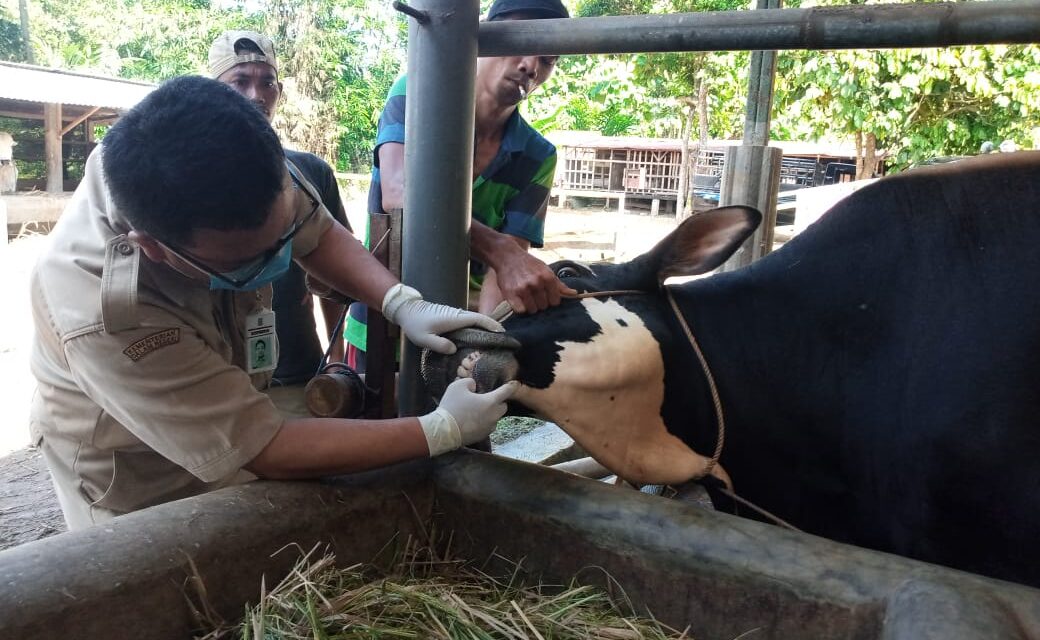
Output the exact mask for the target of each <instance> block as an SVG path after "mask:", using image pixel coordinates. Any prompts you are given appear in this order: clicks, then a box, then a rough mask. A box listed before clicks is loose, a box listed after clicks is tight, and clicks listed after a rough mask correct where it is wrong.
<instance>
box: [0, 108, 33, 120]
mask: <svg viewBox="0 0 1040 640" xmlns="http://www.w3.org/2000/svg"><path fill="white" fill-rule="evenodd" d="M0 116H3V117H5V118H22V119H23V120H43V116H42V115H40V114H39V113H30V112H28V111H9V110H7V109H0Z"/></svg>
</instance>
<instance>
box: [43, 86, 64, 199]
mask: <svg viewBox="0 0 1040 640" xmlns="http://www.w3.org/2000/svg"><path fill="white" fill-rule="evenodd" d="M43 148H44V155H45V156H46V158H47V193H61V192H63V191H64V190H65V171H64V169H63V163H62V159H61V105H60V104H54V103H46V104H44V105H43Z"/></svg>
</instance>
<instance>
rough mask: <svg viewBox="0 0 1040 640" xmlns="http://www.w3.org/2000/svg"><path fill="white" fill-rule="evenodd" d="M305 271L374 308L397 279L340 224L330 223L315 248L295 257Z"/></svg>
mask: <svg viewBox="0 0 1040 640" xmlns="http://www.w3.org/2000/svg"><path fill="white" fill-rule="evenodd" d="M299 263H300V266H302V267H303V268H304V269H305V270H306V271H307V272H308V273H311V274H313V275H314V277H316V278H317V279H318V280H320V281H321V282H323V283H325V284H326V285H328V286H330V287H332V288H333V289H334V290H336V291H339V292H340V293H343V294H345V295H347V296H348V297H350V298H354V299H355V300H359V301H361V302H364V303H365V304H367V305H368V306H370V307H373V308H375V309H380V308H382V304H383V297H384V296H385V295H386V292H387V291H388V290H389V289H390V287H392V286H394V285H395V284H397V278H395V277H394V275H393V274H392V273H390V272H389V271H388V270H387V269H386V267H384V266H383V265H382V264H380V263H379V261H378V260H376V259H375V257H374V256H373V255H372V254H370V253H369V252H368V249H366V248H365V246H364V245H363V244H361V243H360V242H359V241H358V240H357V238H355V237H354V236H353V235H351V234H350V232H349V231H347V230H346V229H345V228H344V227H342V226H341V225H338V224H334V225H332V226H331V227H329V228H328V230H326V231H325V233H323V234H322V236H321V239H320V240H319V242H318V248H317V249H315V250H314V251H312V252H310V253H309V254H307V255H306V256H304V257H302V258H300V259H299Z"/></svg>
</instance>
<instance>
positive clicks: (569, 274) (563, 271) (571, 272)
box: [556, 267, 581, 278]
mask: <svg viewBox="0 0 1040 640" xmlns="http://www.w3.org/2000/svg"><path fill="white" fill-rule="evenodd" d="M580 275H581V274H580V273H578V270H577V269H575V268H574V267H560V270H559V271H557V272H556V277H557V278H577V277H578V276H580Z"/></svg>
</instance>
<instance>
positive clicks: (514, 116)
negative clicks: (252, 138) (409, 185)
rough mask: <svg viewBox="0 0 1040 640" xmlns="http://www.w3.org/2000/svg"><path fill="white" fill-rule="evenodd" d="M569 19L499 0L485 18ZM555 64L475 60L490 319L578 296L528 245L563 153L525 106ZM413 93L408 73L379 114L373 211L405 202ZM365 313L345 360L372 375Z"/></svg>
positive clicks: (473, 282) (479, 200) (478, 223)
mask: <svg viewBox="0 0 1040 640" xmlns="http://www.w3.org/2000/svg"><path fill="white" fill-rule="evenodd" d="M567 17H569V14H568V13H567V9H566V8H565V7H564V6H563V4H562V3H561V2H560V0H496V1H495V2H494V3H493V4H492V5H491V9H490V10H489V11H488V15H487V18H486V19H487V20H489V21H491V20H531V19H540V18H567ZM556 59H557V56H508V57H500V58H480V59H478V60H477V76H476V113H475V131H474V140H473V142H474V153H473V198H472V200H473V210H472V225H471V227H470V255H471V256H472V257H473V261H472V262H471V264H470V290H471V293H472V292H474V291H476V290H479V292H480V293H479V302H478V303H477V309H479V310H480V311H482V312H484V313H490V312H491V311H492V310H494V308H495V307H496V306H497V305H498V304H499V303H500V302H501V301H503V300H505V301H508V302H509V303H510V305H511V306H512V307H513V309H514V310H515V311H517V312H518V313H533V312H535V311H539V310H542V309H545V308H547V307H549V306H555V305H557V304H559V303H560V298H561V296H564V295H569V294H573V293H574V291H573V290H572V289H570V288H569V287H567V286H566V285H564V284H563V283H561V282H560V280H559V279H558V278H557V277H556V275H555V274H554V273H553V272H552V270H551V269H549V267H548V266H547V265H546V264H545V263H543V262H542V261H540V260H538V259H537V258H535V257H534V256H532V255H530V254H529V253H528V249H529V248H530V247H540V246H542V234H543V230H544V224H545V211H546V207H547V205H548V202H549V190H550V189H551V188H552V181H553V173H554V172H555V169H556V148H555V147H554V146H553V145H552V144H551V143H550V142H549V141H548V140H546V139H545V138H544V137H542V136H541V134H539V133H538V132H537V131H535V130H534V129H533V128H532V127H531V125H529V124H528V123H527V122H526V121H525V120H524V119H523V118H522V117H521V116H520V113H519V111H518V110H517V105H518V104H519V103H520V102H521V101H522V100H524V99H525V98H526V97H527V96H528V95H530V94H531V92H532V91H534V90H535V89H536V88H537V87H538V86H540V85H541V84H542V83H544V82H545V81H546V80H548V79H549V76H550V75H552V72H553V69H554V68H555V66H556ZM405 89H406V79H405V78H404V77H402V78H400V79H398V81H397V82H396V83H394V86H393V88H391V90H390V95H389V97H388V99H387V102H386V105H385V107H384V108H383V113H382V115H381V116H380V118H379V133H378V137H377V139H376V148H375V152H374V156H375V157H374V167H373V170H372V184H371V187H370V188H369V192H368V210H369V211H370V212H376V213H379V212H386V211H390V210H392V209H398V208H403V206H404V119H405ZM471 297H472V296H471ZM472 303H473V301H472V300H471V305H472ZM366 317H367V310H366V309H365V308H364V307H363V306H362V305H358V304H355V305H353V306H352V307H351V310H350V318H349V319H348V322H347V329H346V334H345V338H346V341H347V343H348V349H347V352H348V360H347V361H348V363H349V364H350V365H351V366H352V367H354V368H355V369H357V370H359V371H363V370H364V369H365V358H364V351H365V348H366V344H365V342H366V326H365V321H366Z"/></svg>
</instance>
